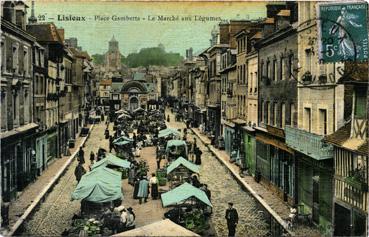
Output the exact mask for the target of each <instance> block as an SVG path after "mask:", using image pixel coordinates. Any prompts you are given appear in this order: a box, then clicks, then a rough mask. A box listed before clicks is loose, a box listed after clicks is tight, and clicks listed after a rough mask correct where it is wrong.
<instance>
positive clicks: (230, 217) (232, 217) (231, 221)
mask: <svg viewBox="0 0 369 237" xmlns="http://www.w3.org/2000/svg"><path fill="white" fill-rule="evenodd" d="M225 218H226V220H227V227H228V236H235V233H236V226H237V224H238V213H237V210H236V209H235V208H233V203H232V202H229V203H228V209H227V210H226V215H225Z"/></svg>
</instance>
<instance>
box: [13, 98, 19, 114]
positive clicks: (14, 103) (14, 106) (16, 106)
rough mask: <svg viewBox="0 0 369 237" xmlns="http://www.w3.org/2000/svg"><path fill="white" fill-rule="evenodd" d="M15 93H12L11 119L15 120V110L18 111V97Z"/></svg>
mask: <svg viewBox="0 0 369 237" xmlns="http://www.w3.org/2000/svg"><path fill="white" fill-rule="evenodd" d="M17 97H18V96H17V94H16V93H14V95H13V119H14V120H17V112H18V98H17Z"/></svg>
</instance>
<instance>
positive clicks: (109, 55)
mask: <svg viewBox="0 0 369 237" xmlns="http://www.w3.org/2000/svg"><path fill="white" fill-rule="evenodd" d="M120 60H121V54H120V51H119V42H118V41H116V39H115V37H114V35H113V38H112V39H111V40H110V41H109V48H108V52H106V53H105V67H106V70H107V71H110V72H115V71H119V70H120V69H121V61H120Z"/></svg>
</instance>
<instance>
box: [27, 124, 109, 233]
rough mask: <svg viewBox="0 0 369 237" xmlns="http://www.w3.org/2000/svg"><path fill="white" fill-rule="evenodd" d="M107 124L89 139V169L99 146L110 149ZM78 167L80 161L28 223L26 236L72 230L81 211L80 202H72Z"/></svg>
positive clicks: (87, 162) (87, 150)
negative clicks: (91, 156)
mask: <svg viewBox="0 0 369 237" xmlns="http://www.w3.org/2000/svg"><path fill="white" fill-rule="evenodd" d="M104 130H105V125H104V124H103V123H101V124H95V126H94V128H93V130H92V131H91V134H90V137H89V138H88V140H87V142H86V144H85V147H84V151H85V160H86V163H85V169H86V170H88V165H89V164H90V161H89V154H90V152H91V151H94V152H95V153H97V150H98V148H99V147H102V148H105V149H107V148H108V140H105V139H104V136H103V135H104ZM76 166H77V160H76V159H75V160H74V161H73V163H72V164H71V165H70V166H69V167H68V170H67V171H66V172H65V174H64V175H63V176H62V177H61V178H60V180H59V182H58V184H56V185H55V186H54V188H53V190H52V191H51V192H50V194H49V195H48V196H47V197H46V199H45V202H44V203H42V204H41V205H40V207H39V210H37V211H36V212H35V214H34V215H33V217H32V218H31V219H30V220H29V221H27V222H26V223H25V233H24V234H26V235H34V236H51V235H53V236H56V235H61V233H62V232H63V231H64V229H68V228H69V227H70V225H71V221H72V217H73V215H74V214H76V213H79V212H80V202H79V201H71V198H70V197H71V196H70V195H71V193H72V192H73V191H74V189H75V187H76V186H77V181H76V178H75V176H74V169H75V167H76Z"/></svg>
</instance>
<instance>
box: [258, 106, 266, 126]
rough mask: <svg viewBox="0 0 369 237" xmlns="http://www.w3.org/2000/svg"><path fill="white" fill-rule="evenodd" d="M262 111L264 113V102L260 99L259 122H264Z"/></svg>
mask: <svg viewBox="0 0 369 237" xmlns="http://www.w3.org/2000/svg"><path fill="white" fill-rule="evenodd" d="M264 113H265V105H264V102H263V101H261V115H260V120H259V121H260V122H262V123H264Z"/></svg>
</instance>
